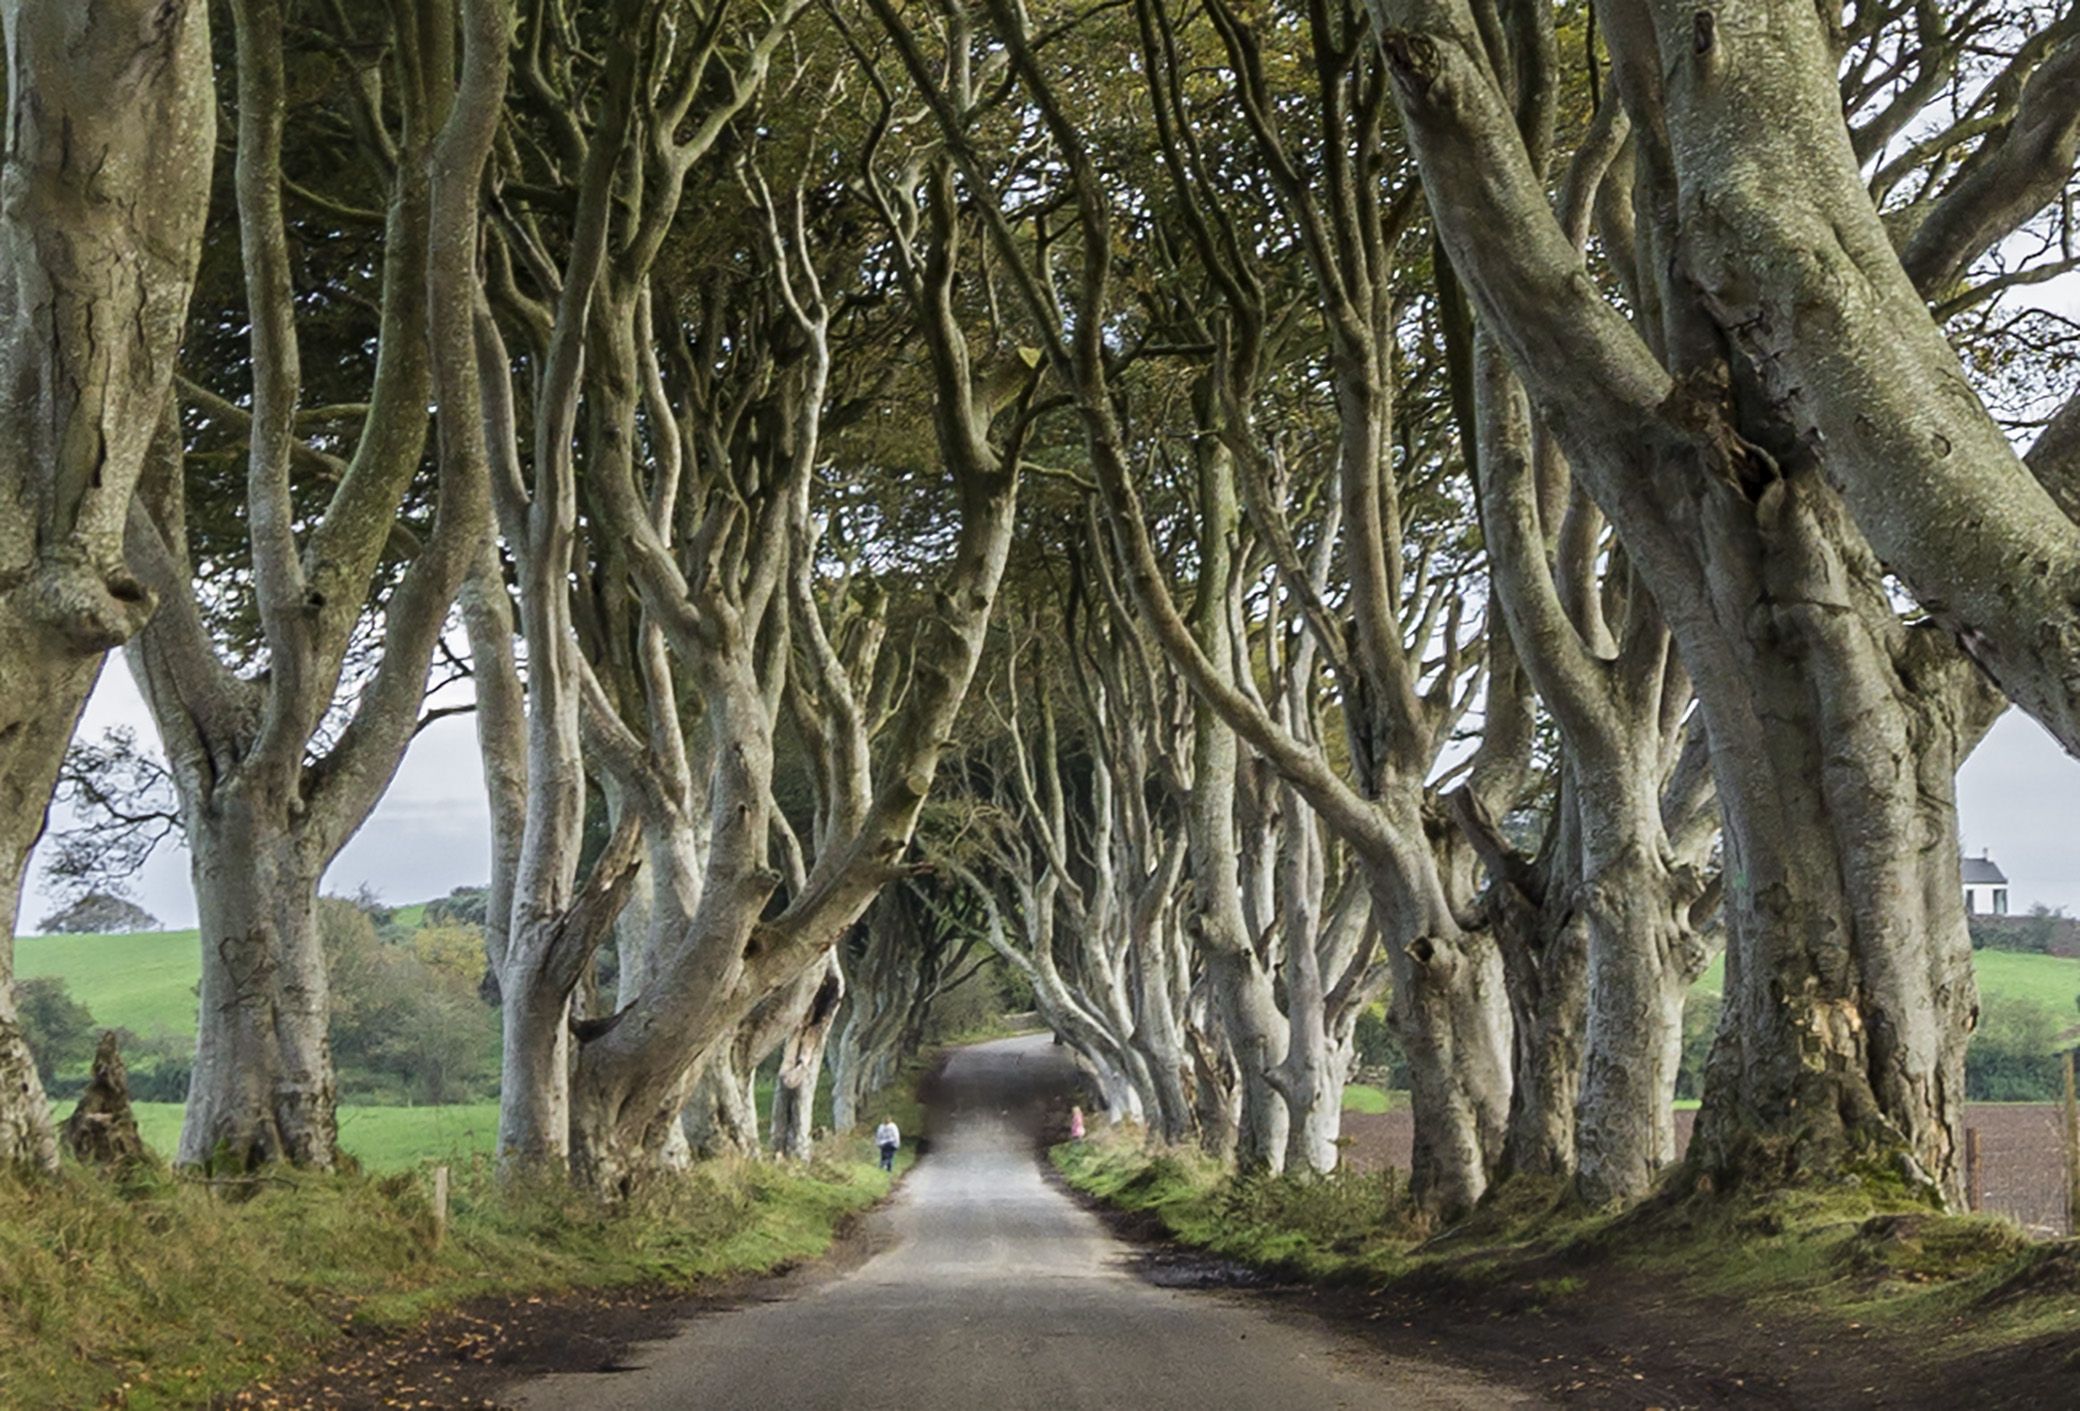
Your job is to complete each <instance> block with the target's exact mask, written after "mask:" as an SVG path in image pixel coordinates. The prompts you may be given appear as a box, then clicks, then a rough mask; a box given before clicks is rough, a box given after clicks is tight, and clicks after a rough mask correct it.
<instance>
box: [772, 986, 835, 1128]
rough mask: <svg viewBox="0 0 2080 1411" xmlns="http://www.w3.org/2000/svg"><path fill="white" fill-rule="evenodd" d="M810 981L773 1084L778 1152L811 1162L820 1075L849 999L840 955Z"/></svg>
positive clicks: (782, 1053)
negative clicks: (805, 1001) (843, 1004)
mask: <svg viewBox="0 0 2080 1411" xmlns="http://www.w3.org/2000/svg"><path fill="white" fill-rule="evenodd" d="M805 980H806V982H807V983H808V985H809V989H810V997H809V1005H808V1008H807V1010H806V1011H805V1012H804V1013H803V1015H802V1017H801V1020H800V1021H799V1022H798V1023H797V1024H796V1025H795V1026H794V1028H793V1029H792V1030H790V1031H789V1033H788V1035H787V1040H786V1042H785V1043H784V1044H783V1045H782V1046H781V1049H780V1069H779V1072H778V1074H777V1076H776V1078H775V1080H774V1088H773V1114H772V1142H773V1150H775V1151H777V1152H779V1153H780V1154H781V1155H782V1156H784V1157H787V1158H788V1159H789V1160H792V1161H807V1160H808V1159H809V1158H810V1156H812V1155H813V1154H814V1153H815V1142H814V1136H815V1122H816V1086H817V1079H818V1078H820V1077H821V1076H822V1074H823V1051H824V1046H825V1045H826V1044H828V1043H829V1042H830V1037H831V1030H832V1028H833V1027H834V1026H835V1025H836V1023H837V1018H838V1005H839V1003H840V1002H841V1001H842V1000H843V999H844V997H845V977H844V975H843V974H842V973H841V972H840V971H839V969H838V963H837V957H836V956H835V955H832V956H830V957H828V958H826V960H825V961H824V963H823V964H822V965H821V966H816V967H812V968H811V969H810V970H809V972H808V974H807V976H806V977H805Z"/></svg>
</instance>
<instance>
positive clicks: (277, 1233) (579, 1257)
mask: <svg viewBox="0 0 2080 1411" xmlns="http://www.w3.org/2000/svg"><path fill="white" fill-rule="evenodd" d="M904 1110H905V1112H906V1114H908V1113H912V1112H914V1111H915V1109H914V1107H911V1106H908V1105H907V1104H905V1105H904ZM890 1185H891V1178H890V1177H889V1176H887V1175H885V1174H884V1173H882V1172H881V1171H880V1170H879V1169H878V1166H877V1164H876V1162H875V1161H874V1159H873V1153H872V1148H871V1146H870V1144H869V1143H868V1142H867V1141H866V1140H865V1139H864V1138H861V1137H857V1136H853V1137H841V1138H835V1139H833V1140H831V1141H829V1142H827V1143H826V1144H825V1146H824V1148H823V1150H822V1151H821V1152H820V1153H819V1155H818V1158H817V1159H816V1160H815V1161H813V1162H811V1163H809V1164H808V1165H806V1166H796V1165H791V1164H787V1163H782V1162H773V1161H748V1160H747V1161H714V1162H705V1163H702V1164H701V1165H700V1166H698V1167H696V1168H695V1169H693V1170H692V1171H690V1172H688V1173H686V1174H685V1175H684V1176H682V1177H679V1178H676V1179H674V1180H672V1181H671V1182H669V1183H665V1184H662V1185H660V1186H658V1187H657V1188H655V1189H652V1190H650V1191H647V1192H645V1193H644V1194H643V1195H642V1196H641V1197H639V1198H638V1199H637V1200H635V1201H633V1202H631V1203H630V1204H629V1205H628V1206H626V1207H625V1208H617V1209H613V1210H608V1209H606V1208H604V1207H602V1206H600V1205H599V1204H598V1203H596V1202H594V1201H593V1200H591V1199H590V1198H588V1197H585V1196H582V1195H579V1194H577V1193H575V1192H573V1191H572V1190H571V1189H570V1188H569V1187H568V1186H567V1185H565V1184H563V1183H562V1182H560V1181H552V1182H544V1183H542V1184H540V1185H538V1186H530V1185H525V1184H521V1185H514V1184H510V1183H501V1182H499V1181H498V1180H497V1179H496V1178H495V1176H494V1174H493V1172H492V1169H491V1167H490V1164H489V1163H488V1162H487V1161H483V1160H477V1161H473V1162H471V1163H470V1164H469V1165H467V1166H463V1167H458V1168H456V1170H455V1180H454V1186H453V1192H452V1195H451V1200H450V1215H449V1224H448V1228H447V1233H446V1237H445V1239H442V1240H440V1241H438V1242H436V1240H435V1232H434V1219H433V1210H432V1205H431V1190H432V1182H431V1177H430V1175H429V1174H428V1172H427V1171H425V1170H424V1169H418V1170H411V1171H403V1172H394V1173H391V1174H387V1175H382V1174H369V1175H350V1176H334V1177H328V1176H315V1175H305V1174H301V1173H295V1172H283V1173H279V1174H277V1173H269V1174H266V1175H263V1176H261V1177H259V1178H256V1179H254V1180H251V1181H243V1182H237V1183H214V1184H213V1183H210V1182H207V1181H204V1180H201V1179H198V1178H195V1177H191V1176H186V1175H178V1174H174V1173H171V1172H168V1171H166V1170H165V1169H163V1168H157V1167H154V1168H140V1169H136V1170H133V1171H131V1172H129V1173H127V1174H125V1175H122V1176H120V1177H108V1176H104V1175H102V1174H100V1173H97V1172H92V1171H86V1170H81V1169H78V1168H75V1167H70V1166H68V1167H67V1169H66V1170H65V1171H64V1172H63V1173H61V1175H60V1176H58V1177H57V1178H55V1179H51V1180H35V1181H27V1182H14V1181H0V1406H10V1407H12V1406H21V1407H29V1406H34V1407H40V1408H45V1407H47V1408H62V1407H90V1406H105V1405H113V1406H124V1407H132V1408H177V1407H199V1406H208V1405H213V1404H220V1403H221V1401H222V1399H223V1398H224V1397H225V1396H226V1395H227V1394H229V1393H231V1392H234V1391H236V1390H238V1389H239V1388H241V1387H244V1386H247V1385H250V1384H251V1383H253V1382H255V1381H261V1380H269V1379H273V1378H276V1377H280V1376H283V1375H286V1374H289V1373H292V1372H294V1371H295V1370H297V1369H298V1368H301V1367H306V1366H309V1365H312V1364H313V1363H315V1362H317V1361H318V1360H320V1359H321V1358H322V1357H323V1356H324V1355H325V1353H326V1352H327V1351H328V1350H329V1349H330V1348H331V1347H332V1346H334V1345H335V1344H336V1343H337V1342H338V1340H339V1339H340V1337H341V1336H342V1333H343V1331H344V1330H346V1329H349V1328H359V1329H370V1330H379V1331H393V1330H404V1329H408V1328H411V1327H415V1326H417V1325H418V1324H420V1323H422V1322H423V1321H425V1320H426V1319H428V1318H430V1317H433V1316H435V1315H437V1314H439V1313H441V1312H443V1311H445V1310H447V1309H449V1308H452V1307H455V1306H457V1305H459V1304H461V1303H464V1302H467V1301H470V1300H474V1299H479V1298H486V1297H501V1296H520V1295H547V1294H552V1293H555V1292H559V1291H563V1290H568V1289H576V1288H603V1287H617V1286H621V1287H626V1286H658V1287H663V1288H669V1289H674V1290H686V1289H690V1288H695V1287H698V1286H699V1285H701V1284H703V1283H705V1282H707V1281H710V1280H713V1279H717V1278H721V1277H725V1276H730V1275H743V1274H758V1273H766V1272H771V1271H774V1270H777V1269H780V1268H783V1267H786V1266H788V1265H790V1264H794V1263H797V1262H799V1261H802V1260H805V1259H810V1258H814V1257H816V1256H817V1255H819V1254H822V1253H823V1252H824V1251H825V1250H826V1249H827V1248H829V1246H830V1243H831V1241H832V1239H833V1238H834V1236H835V1235H836V1233H837V1231H838V1230H839V1229H840V1228H841V1226H842V1225H843V1224H844V1223H845V1221H846V1220H847V1219H848V1217H850V1216H852V1215H853V1214H855V1213H857V1212H859V1211H861V1210H864V1209H865V1208H867V1207H868V1206H871V1205H872V1204H874V1203H875V1202H876V1201H878V1200H879V1199H880V1198H881V1197H882V1196H884V1195H886V1194H887V1192H888V1190H889V1188H890Z"/></svg>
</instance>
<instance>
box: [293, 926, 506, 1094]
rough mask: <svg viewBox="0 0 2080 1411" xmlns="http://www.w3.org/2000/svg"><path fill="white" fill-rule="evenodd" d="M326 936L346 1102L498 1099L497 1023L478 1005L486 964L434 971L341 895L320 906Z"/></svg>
mask: <svg viewBox="0 0 2080 1411" xmlns="http://www.w3.org/2000/svg"><path fill="white" fill-rule="evenodd" d="M318 931H319V936H320V939H321V940H322V942H323V944H324V947H325V959H326V968H327V972H328V975H329V977H330V981H331V987H332V1055H333V1060H334V1062H335V1063H336V1064H337V1065H338V1068H339V1086H340V1095H341V1097H342V1098H343V1099H344V1100H348V1101H361V1102H376V1103H427V1104H438V1103H452V1102H467V1101H470V1100H471V1099H474V1098H481V1097H487V1096H489V1095H490V1094H491V1092H492V1089H493V1084H494V1080H495V1078H496V1075H497V1055H498V1021H497V1019H496V1017H495V1016H494V1015H493V1014H492V1013H491V1012H490V1011H489V1010H487V1009H485V1007H484V1006H483V1005H482V1004H481V1003H480V1002H479V1001H478V999H477V994H476V976H477V972H478V971H479V970H480V969H481V965H480V963H476V962H473V963H472V966H471V968H470V969H469V970H468V971H467V972H464V973H461V974H458V973H456V972H454V971H452V970H448V969H443V968H439V967H436V966H434V965H429V964H427V963H426V961H424V960H422V959H421V958H420V956H419V954H418V953H417V951H416V950H415V949H414V947H413V946H412V945H409V944H391V943H388V942H386V941H384V940H383V938H382V937H381V936H379V935H378V934H377V932H376V926H375V922H374V921H373V919H372V918H371V917H369V915H368V914H367V913H366V912H365V911H364V910H363V909H362V908H360V907H359V906H357V905H355V904H354V903H353V902H349V901H344V900H342V899H340V898H337V897H325V898H323V899H321V900H320V901H319V903H318Z"/></svg>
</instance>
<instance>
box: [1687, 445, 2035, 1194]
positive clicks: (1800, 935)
mask: <svg viewBox="0 0 2080 1411" xmlns="http://www.w3.org/2000/svg"><path fill="white" fill-rule="evenodd" d="M1745 509H1746V507H1745V506H1740V507H1722V510H1721V513H1720V514H1718V515H1715V516H1713V517H1712V519H1710V520H1708V521H1707V531H1708V533H1709V534H1710V536H1711V539H1712V541H1713V543H1714V545H1715V547H1717V548H1719V549H1720V550H1721V552H1720V553H1719V554H1717V555H1716V557H1717V559H1718V565H1717V566H1718V567H1719V568H1720V571H1719V572H1717V573H1716V574H1715V575H1714V579H1713V582H1714V588H1715V594H1714V595H1715V598H1717V600H1718V602H1717V604H1716V606H1717V607H1718V609H1719V615H1720V618H1721V621H1722V622H1725V623H1727V624H1728V627H1729V629H1734V630H1738V631H1739V632H1740V635H1739V636H1738V637H1736V638H1735V641H1734V647H1735V650H1736V651H1737V652H1738V653H1739V655H1738V657H1737V668H1736V669H1737V674H1738V679H1739V680H1740V681H1742V682H1743V683H1744V684H1745V685H1746V687H1747V694H1746V698H1745V699H1742V698H1740V697H1739V696H1737V695H1735V693H1734V692H1732V691H1729V690H1726V689H1724V686H1723V683H1715V684H1720V686H1721V689H1718V690H1707V689H1704V688H1703V687H1704V683H1703V681H1702V680H1701V681H1700V692H1699V696H1700V699H1701V701H1702V702H1703V703H1704V706H1705V708H1706V711H1707V723H1708V727H1709V730H1710V733H1711V739H1712V746H1713V769H1714V773H1715V775H1716V777H1717V781H1718V787H1719V796H1720V800H1721V803H1722V807H1723V809H1724V811H1725V819H1726V834H1725V854H1726V856H1725V873H1726V879H1727V882H1726V904H1725V905H1726V920H1727V926H1728V930H1729V933H1730V939H1729V945H1728V950H1727V963H1726V1007H1725V1012H1724V1018H1723V1020H1722V1023H1721V1027H1720V1031H1719V1036H1718V1039H1717V1041H1716V1043H1715V1044H1714V1046H1713V1051H1712V1057H1711V1059H1710V1062H1709V1065H1708V1067H1707V1071H1706V1083H1705V1104H1704V1110H1703V1111H1702V1113H1701V1114H1700V1115H1699V1118H1698V1125H1697V1134H1696V1138H1695V1140H1694V1141H1693V1143H1692V1146H1691V1156H1690V1162H1691V1165H1692V1166H1693V1167H1694V1168H1695V1170H1696V1171H1697V1172H1698V1173H1699V1175H1700V1176H1701V1177H1703V1178H1704V1179H1706V1180H1707V1181H1709V1182H1711V1183H1712V1184H1714V1185H1717V1186H1720V1187H1722V1188H1730V1187H1733V1186H1736V1185H1742V1184H1747V1183H1751V1182H1752V1183H1760V1184H1768V1183H1773V1182H1787V1181H1797V1180H1802V1179H1808V1178H1812V1177H1816V1176H1825V1175H1831V1174H1834V1173H1837V1172H1840V1171H1842V1170H1844V1169H1846V1168H1850V1167H1851V1166H1853V1165H1859V1164H1860V1165H1863V1166H1865V1167H1866V1168H1867V1169H1886V1170H1889V1171H1890V1172H1891V1173H1892V1175H1893V1176H1894V1177H1895V1178H1897V1179H1899V1180H1901V1181H1903V1182H1904V1183H1905V1184H1907V1185H1908V1186H1909V1187H1910V1188H1914V1189H1919V1190H1922V1191H1924V1192H1926V1193H1927V1194H1928V1195H1929V1196H1930V1197H1931V1198H1933V1199H1936V1200H1938V1201H1940V1202H1943V1203H1946V1204H1950V1205H1956V1204H1959V1203H1960V1202H1961V1200H1962V1184H1961V1182H1962V1161H1961V1152H1962V1149H1963V1142H1962V1136H1961V1131H1962V1102H1963V1097H1964V1051H1965V1044H1966V1041H1967V1039H1968V1037H1969V1035H1970V1033H1971V1029H1972V1025H1973V1023H1974V1021H1975V1019H1976V1017H1977V1012H1978V994H1977V988H1976V986H1975V984H1974V981H1973V975H1972V962H1971V941H1970V938H1969V936H1968V934H1967V932H1966V929H1965V917H1964V904H1963V900H1962V896H1961V893H1960V889H1959V887H1958V884H1957V878H1958V874H1959V860H1958V844H1957V817H1956V795H1955V779H1956V773H1957V768H1958V766H1959V765H1960V764H1961V763H1962V762H1963V760H1964V757H1965V755H1966V754H1967V753H1968V752H1969V751H1970V749H1971V748H1972V746H1973V745H1975V744H1976V743H1977V741H1978V740H1979V738H1980V736H1981V735H1983V733H1984V732H1985V730H1986V728H1987V727H1988V726H1989V725H1990V724H1991V723H1992V721H1993V719H1994V718H1995V717H1996V715H1997V714H1998V712H1999V709H2000V706H2001V704H2002V703H2001V702H2000V701H1999V700H1998V699H1997V697H1996V696H1995V695H1994V693H1993V691H1992V689H1991V687H1989V686H1988V685H1987V683H1986V682H1985V680H1984V679H1983V678H1982V677H1981V676H1980V675H1979V674H1978V673H1977V672H1976V670H1975V669H1974V668H1972V667H1971V666H1970V665H1969V664H1968V663H1966V662H1965V660H1964V659H1963V657H1962V655H1961V654H1960V653H1959V652H1957V650H1956V649H1955V648H1954V647H1953V646H1952V645H1951V644H1950V643H1948V642H1947V641H1945V640H1942V639H1941V637H1940V635H1939V634H1938V633H1937V632H1935V631H1933V630H1930V629H1928V628H1905V627H1902V626H1901V625H1900V624H1899V623H1898V622H1897V620H1896V619H1895V618H1894V616H1893V613H1892V608H1891V604H1890V602H1889V601H1888V600H1887V599H1886V597H1885V596H1884V592H1883V586H1882V582H1881V578H1880V574H1879V570H1878V566H1877V565H1876V563H1875V562H1873V561H1871V560H1870V558H1869V556H1868V550H1867V549H1865V548H1864V547H1863V545H1862V541H1861V539H1860V538H1859V537H1858V536H1856V534H1855V531H1854V530H1853V529H1851V528H1849V526H1848V525H1847V522H1846V519H1845V517H1844V516H1843V514H1842V510H1841V506H1840V503H1839V501H1838V500H1837V499H1836V498H1835V497H1834V495H1833V494H1832V492H1831V491H1828V490H1827V489H1826V488H1825V487H1824V485H1822V484H1821V483H1820V481H1819V478H1818V476H1817V474H1816V473H1814V472H1812V471H1807V472H1806V473H1804V474H1803V475H1800V476H1798V477H1797V478H1796V479H1794V480H1789V481H1780V482H1777V483H1776V484H1775V485H1772V486H1771V487H1769V489H1768V490H1766V491H1765V492H1764V493H1763V495H1762V496H1761V498H1760V502H1759V504H1757V505H1756V506H1755V508H1754V510H1753V511H1752V515H1750V514H1749V513H1744V511H1745ZM1736 550H1745V561H1744V562H1743V561H1740V560H1739V559H1737V557H1736V552H1735V551H1736ZM1758 603H1761V604H1768V605H1769V608H1770V610H1769V611H1768V612H1766V613H1758V612H1757V611H1756V610H1755V605H1756V604H1758ZM1734 630H1729V631H1728V633H1727V635H1728V636H1734ZM1729 698H1731V699H1729Z"/></svg>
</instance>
